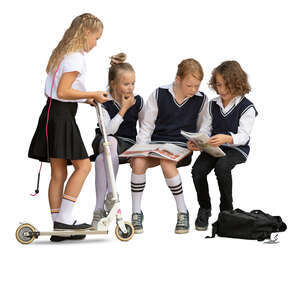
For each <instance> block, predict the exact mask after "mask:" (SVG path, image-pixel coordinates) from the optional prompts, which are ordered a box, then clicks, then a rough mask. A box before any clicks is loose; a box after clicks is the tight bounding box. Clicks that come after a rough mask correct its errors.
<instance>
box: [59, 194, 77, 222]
mask: <svg viewBox="0 0 300 300" xmlns="http://www.w3.org/2000/svg"><path fill="white" fill-rule="evenodd" d="M76 201H77V198H74V197H72V196H69V195H66V194H64V195H63V197H62V201H61V207H60V212H59V214H58V216H57V218H56V221H57V222H60V223H65V224H69V225H72V224H73V223H74V219H73V216H72V211H73V208H74V205H75V203H76Z"/></svg>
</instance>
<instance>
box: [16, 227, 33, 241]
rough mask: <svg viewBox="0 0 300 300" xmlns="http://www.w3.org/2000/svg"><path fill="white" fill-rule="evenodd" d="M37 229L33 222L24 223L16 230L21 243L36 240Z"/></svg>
mask: <svg viewBox="0 0 300 300" xmlns="http://www.w3.org/2000/svg"><path fill="white" fill-rule="evenodd" d="M34 232H36V229H35V228H34V227H33V226H32V225H31V224H22V225H20V226H19V227H18V228H17V230H16V239H17V241H18V242H19V243H21V244H25V245H27V244H30V243H32V242H33V241H34V239H35V236H34V234H33V233H34Z"/></svg>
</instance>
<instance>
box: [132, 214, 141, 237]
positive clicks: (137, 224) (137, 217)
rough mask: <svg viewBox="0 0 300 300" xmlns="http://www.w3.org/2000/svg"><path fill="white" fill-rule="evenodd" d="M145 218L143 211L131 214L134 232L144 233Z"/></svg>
mask: <svg viewBox="0 0 300 300" xmlns="http://www.w3.org/2000/svg"><path fill="white" fill-rule="evenodd" d="M143 220H144V214H143V212H142V211H141V212H140V213H133V214H132V215H131V224H132V226H133V228H134V233H143V232H144V230H143Z"/></svg>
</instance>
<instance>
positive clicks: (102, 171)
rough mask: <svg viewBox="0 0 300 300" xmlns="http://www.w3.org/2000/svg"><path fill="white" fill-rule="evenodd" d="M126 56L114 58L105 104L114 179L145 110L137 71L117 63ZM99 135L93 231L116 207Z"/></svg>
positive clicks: (133, 141)
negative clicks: (137, 86)
mask: <svg viewBox="0 0 300 300" xmlns="http://www.w3.org/2000/svg"><path fill="white" fill-rule="evenodd" d="M122 55H123V56H122ZM122 57H123V58H122ZM125 57H126V56H125V55H124V54H122V53H120V54H119V55H115V56H113V57H112V59H113V61H112V66H111V67H110V68H109V72H108V86H109V96H108V97H109V101H107V102H106V103H104V104H103V117H104V123H105V127H106V133H107V134H108V135H109V136H108V141H109V145H110V152H111V158H112V163H113V169H114V175H115V177H116V176H117V173H118V168H119V157H118V154H120V153H122V152H124V151H125V150H127V149H128V148H129V147H131V146H132V145H134V144H135V142H136V135H137V130H136V125H137V121H138V120H140V119H141V117H142V115H143V107H144V103H143V99H142V97H141V96H139V95H135V96H134V95H133V90H134V85H135V72H134V69H133V68H132V66H131V65H130V64H128V63H124V62H122V63H117V61H118V60H119V61H122V60H125ZM96 133H97V135H96V137H95V139H94V141H93V149H94V152H95V156H96V160H95V175H96V178H95V184H96V207H95V211H94V216H93V221H92V226H93V227H94V228H96V227H97V224H98V222H99V221H100V219H101V218H103V217H105V216H106V215H107V213H108V212H109V211H110V209H111V208H112V206H113V204H114V203H112V201H111V200H112V196H113V194H112V187H111V184H110V179H109V173H108V170H107V162H106V156H105V154H104V147H103V138H102V134H101V132H100V129H99V128H97V129H96ZM126 162H128V160H127V159H125V160H123V158H120V163H126ZM105 197H106V200H105ZM104 200H105V201H104Z"/></svg>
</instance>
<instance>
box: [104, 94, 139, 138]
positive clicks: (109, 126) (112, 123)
mask: <svg viewBox="0 0 300 300" xmlns="http://www.w3.org/2000/svg"><path fill="white" fill-rule="evenodd" d="M134 96H136V95H134ZM108 98H109V100H108V101H113V102H114V105H116V106H117V107H118V109H119V110H120V109H121V105H120V103H119V102H118V101H117V100H115V99H114V98H113V97H112V95H111V94H110V93H109V92H108ZM102 112H103V120H104V125H105V129H106V134H107V135H109V134H115V133H116V132H117V131H118V129H119V127H120V125H121V124H122V122H123V121H124V119H123V117H122V116H121V115H120V114H119V113H117V114H116V115H115V116H114V117H113V118H112V119H111V118H110V115H109V113H108V111H107V110H106V109H105V107H104V106H103V105H102ZM144 113H145V105H143V107H142V109H141V110H140V111H139V113H138V120H139V126H140V120H141V119H142V118H143V116H144Z"/></svg>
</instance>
